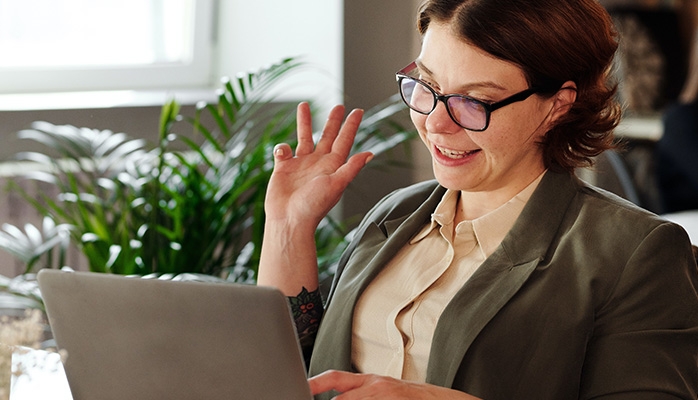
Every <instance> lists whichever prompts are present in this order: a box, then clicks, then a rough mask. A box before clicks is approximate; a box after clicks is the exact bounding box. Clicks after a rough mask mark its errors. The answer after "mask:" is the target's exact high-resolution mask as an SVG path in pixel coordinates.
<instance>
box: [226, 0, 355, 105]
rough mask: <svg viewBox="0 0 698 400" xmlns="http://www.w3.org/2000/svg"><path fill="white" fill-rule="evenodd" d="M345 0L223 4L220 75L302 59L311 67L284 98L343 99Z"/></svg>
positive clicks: (234, 0) (230, 1)
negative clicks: (297, 58)
mask: <svg viewBox="0 0 698 400" xmlns="http://www.w3.org/2000/svg"><path fill="white" fill-rule="evenodd" d="M342 4H343V1H342V0H293V1H288V0H254V1H251V0H220V9H219V12H220V14H219V18H218V19H219V27H218V46H219V49H218V50H219V51H218V53H219V55H220V58H219V60H218V61H217V65H218V68H217V71H216V72H217V74H218V76H234V75H235V74H236V73H239V72H241V71H251V70H256V69H259V68H260V67H262V66H265V65H268V64H271V63H274V62H277V61H279V60H281V59H282V58H285V57H301V58H302V60H303V61H304V62H306V63H307V64H309V66H310V67H311V68H309V69H308V71H304V72H303V73H300V74H298V75H297V76H294V77H293V79H292V80H291V81H290V82H292V86H293V88H292V90H289V93H288V94H289V96H288V97H286V96H284V99H291V100H296V99H306V98H315V99H318V98H322V99H323V100H324V102H326V103H327V104H334V103H337V102H339V101H340V99H341V88H342V80H343V73H342V60H343V47H342V37H343V36H342V31H343V16H342Z"/></svg>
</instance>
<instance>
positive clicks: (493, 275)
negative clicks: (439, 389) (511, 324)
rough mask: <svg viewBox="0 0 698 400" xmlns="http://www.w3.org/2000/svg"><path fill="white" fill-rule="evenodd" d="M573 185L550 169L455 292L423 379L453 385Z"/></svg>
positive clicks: (558, 217) (546, 239) (543, 244)
mask: <svg viewBox="0 0 698 400" xmlns="http://www.w3.org/2000/svg"><path fill="white" fill-rule="evenodd" d="M574 186H575V185H574V183H573V178H571V177H570V176H569V175H567V174H558V173H554V172H548V173H547V174H546V176H545V177H544V178H543V180H542V181H541V183H540V184H539V187H538V188H537V189H536V191H535V192H534V194H533V196H531V199H530V200H529V202H528V204H527V205H526V207H525V208H524V210H523V211H522V213H521V216H520V217H519V218H518V220H517V221H516V223H515V224H514V226H513V227H512V229H511V231H510V232H509V233H508V234H507V236H506V237H505V238H504V240H503V241H502V243H501V245H500V246H499V248H498V249H497V250H496V251H495V252H494V253H493V254H492V255H491V256H490V257H488V258H487V260H485V262H484V263H483V264H482V265H481V266H480V268H478V270H477V271H476V272H475V274H474V275H473V276H472V277H471V278H470V279H469V280H468V281H467V282H466V283H465V285H464V286H463V287H462V288H461V289H460V290H459V291H458V293H457V294H456V296H455V297H454V298H453V300H452V301H451V302H450V303H449V305H448V306H447V307H446V309H445V310H444V312H443V313H442V314H441V317H440V318H439V321H438V323H437V327H436V331H435V332H434V339H433V342H432V347H431V353H430V358H429V365H428V368H427V382H429V383H433V384H436V385H441V386H445V387H450V386H451V384H452V383H453V379H454V377H455V376H456V373H457V372H458V368H459V367H460V363H461V360H462V359H463V357H464V355H465V353H466V352H467V350H468V348H469V347H470V345H471V344H472V343H473V341H474V340H475V339H476V338H477V336H478V335H479V334H480V332H481V331H482V329H483V328H484V327H485V326H486V325H487V323H488V322H489V321H490V320H491V319H492V317H494V316H495V315H496V314H497V312H498V311H499V310H500V309H501V308H502V307H504V305H506V303H507V302H508V301H509V300H510V299H511V297H512V296H514V294H515V293H516V292H517V291H518V290H519V289H520V288H521V287H522V286H523V284H524V283H525V282H526V280H527V279H528V277H529V276H530V274H531V272H533V271H534V270H535V269H536V267H537V266H538V264H539V262H540V261H541V260H543V259H544V257H545V254H546V251H547V249H548V247H549V246H550V243H551V241H552V240H553V238H554V235H555V232H556V231H557V227H558V226H559V225H560V223H561V221H562V218H563V216H564V214H565V211H566V209H567V207H568V204H569V202H570V201H571V199H572V197H573V196H574V194H575V187H574ZM543 216H545V218H544V217H543ZM456 332H457V333H458V334H455V333H456Z"/></svg>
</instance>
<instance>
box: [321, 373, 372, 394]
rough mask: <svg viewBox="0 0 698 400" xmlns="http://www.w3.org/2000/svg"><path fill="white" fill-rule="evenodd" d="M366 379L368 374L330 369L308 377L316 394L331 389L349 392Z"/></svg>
mask: <svg viewBox="0 0 698 400" xmlns="http://www.w3.org/2000/svg"><path fill="white" fill-rule="evenodd" d="M365 381H366V375H361V374H354V373H351V372H345V371H335V370H330V371H325V372H323V373H321V374H320V375H317V376H314V377H312V378H310V379H308V384H309V385H310V391H311V393H312V394H313V396H314V395H316V394H320V393H325V392H329V391H330V390H336V391H338V392H340V393H343V392H347V391H349V390H351V389H355V388H357V387H359V386H361V385H363V384H364V383H365Z"/></svg>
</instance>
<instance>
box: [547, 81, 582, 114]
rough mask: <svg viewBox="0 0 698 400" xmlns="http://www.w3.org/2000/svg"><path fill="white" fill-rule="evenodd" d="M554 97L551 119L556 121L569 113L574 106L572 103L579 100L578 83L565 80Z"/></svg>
mask: <svg viewBox="0 0 698 400" xmlns="http://www.w3.org/2000/svg"><path fill="white" fill-rule="evenodd" d="M553 97H554V99H555V102H554V103H553V109H552V115H551V117H552V118H551V119H552V121H553V122H556V121H557V120H558V119H560V117H562V116H563V115H565V114H567V112H568V111H569V110H570V108H572V104H574V102H575V101H576V100H577V84H576V83H574V82H572V81H567V82H565V83H564V84H563V85H562V86H561V87H560V89H559V90H558V91H557V93H555V95H554V96H553Z"/></svg>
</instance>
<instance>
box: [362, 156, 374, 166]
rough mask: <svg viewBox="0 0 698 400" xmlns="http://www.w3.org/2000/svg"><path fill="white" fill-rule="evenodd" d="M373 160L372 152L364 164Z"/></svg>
mask: <svg viewBox="0 0 698 400" xmlns="http://www.w3.org/2000/svg"><path fill="white" fill-rule="evenodd" d="M371 160H373V154H371V155H370V156H368V157H367V158H366V163H365V164H364V165H366V164H368V163H370V162H371Z"/></svg>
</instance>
